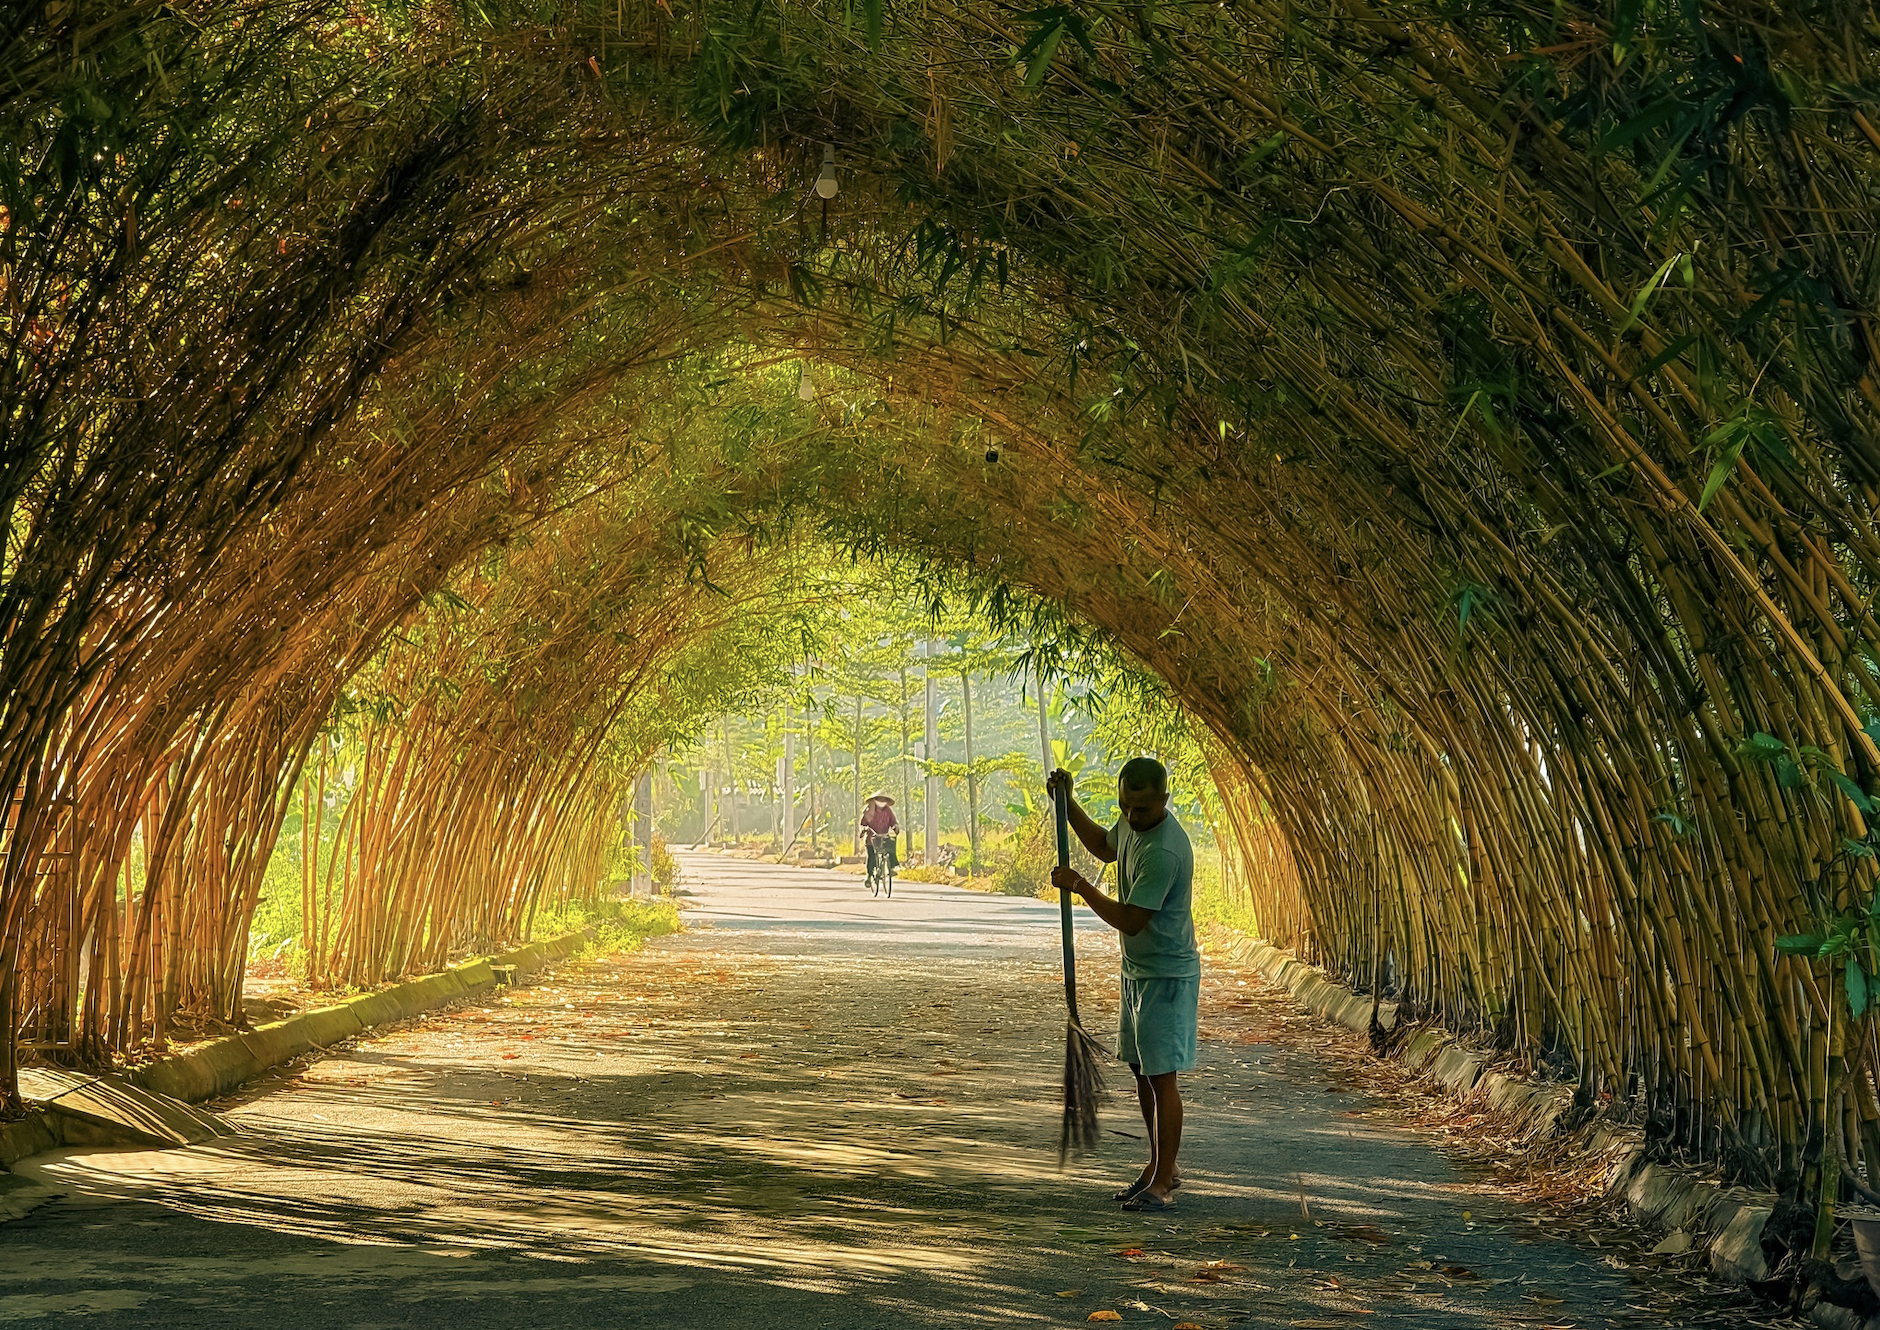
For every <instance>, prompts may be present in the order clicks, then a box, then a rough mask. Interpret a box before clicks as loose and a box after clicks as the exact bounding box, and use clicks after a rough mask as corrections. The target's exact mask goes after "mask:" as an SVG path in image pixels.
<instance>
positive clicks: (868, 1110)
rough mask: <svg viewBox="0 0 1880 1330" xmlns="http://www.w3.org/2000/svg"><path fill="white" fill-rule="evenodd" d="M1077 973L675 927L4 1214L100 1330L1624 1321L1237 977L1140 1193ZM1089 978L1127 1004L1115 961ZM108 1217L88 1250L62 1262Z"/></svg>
mask: <svg viewBox="0 0 1880 1330" xmlns="http://www.w3.org/2000/svg"><path fill="white" fill-rule="evenodd" d="M1038 950H1039V951H1042V950H1043V949H1042V948H1040V949H1038ZM1045 954H1046V955H1048V954H1049V953H1048V952H1045ZM1093 968H1094V967H1093ZM1055 981H1056V976H1055V974H1054V973H1053V971H1052V969H1051V967H1050V965H1049V963H1048V961H1045V960H1041V959H1040V957H1039V955H1038V952H1037V951H1019V950H1015V949H1013V948H1012V947H1010V946H1009V945H1008V946H1004V947H989V946H984V945H981V946H977V947H974V948H957V949H953V950H951V951H948V950H946V949H940V950H930V951H926V952H922V953H920V954H918V955H911V954H909V953H908V952H906V951H905V950H896V949H894V948H887V947H884V948H881V949H880V950H879V954H875V953H873V952H866V953H865V952H861V951H859V950H857V949H846V950H845V949H840V948H836V949H829V950H823V951H817V950H815V949H813V948H808V947H805V948H804V949H802V951H801V953H800V954H796V955H790V956H783V955H778V954H776V952H775V950H774V942H773V940H772V939H771V938H770V937H768V936H767V935H764V934H761V933H738V934H731V933H726V932H695V933H692V934H689V935H686V936H683V937H680V938H676V939H672V940H669V941H668V942H667V943H665V944H662V945H661V946H659V947H658V948H655V949H653V950H649V951H648V952H645V953H641V954H639V955H636V956H630V957H620V958H612V959H609V960H606V961H603V962H599V963H595V964H592V965H589V966H586V967H583V968H580V969H576V970H571V971H569V972H567V973H565V974H564V975H563V976H562V977H560V978H557V979H554V980H551V981H549V982H546V983H544V984H542V985H540V986H538V987H536V988H531V989H528V990H523V991H519V992H516V993H513V994H510V995H508V996H507V997H506V998H505V999H503V1000H501V1001H498V1002H492V1003H491V1004H490V1005H489V1006H488V1007H485V1008H476V1009H468V1010H460V1011H457V1012H453V1013H447V1014H442V1015H439V1016H436V1017H433V1018H431V1019H429V1020H426V1021H423V1022H420V1023H419V1024H417V1025H416V1026H414V1027H411V1028H408V1029H404V1030H401V1031H397V1032H393V1033H390V1034H387V1035H384V1036H382V1037H379V1038H377V1039H372V1040H366V1041H361V1042H360V1043H359V1044H357V1045H356V1046H354V1047H352V1048H349V1049H347V1050H344V1051H339V1052H336V1053H335V1054H334V1055H332V1056H329V1057H327V1058H325V1059H323V1060H321V1061H318V1062H316V1063H314V1064H312V1065H311V1066H309V1067H306V1068H304V1069H303V1070H302V1071H300V1072H299V1073H298V1074H296V1075H293V1076H291V1077H282V1078H280V1079H278V1080H277V1081H276V1082H274V1083H273V1084H271V1085H268V1086H259V1087H256V1088H255V1089H254V1091H253V1092H251V1093H250V1094H249V1095H247V1096H246V1097H245V1098H244V1100H243V1102H242V1103H241V1104H239V1105H237V1106H235V1107H234V1108H233V1111H232V1116H233V1117H234V1118H235V1119H236V1120H238V1121H239V1122H240V1123H241V1124H242V1126H243V1127H244V1128H245V1130H246V1132H247V1133H248V1134H247V1135H246V1136H244V1137H243V1138H241V1139H240V1140H238V1141H233V1142H224V1143H222V1144H221V1145H219V1146H218V1147H216V1148H214V1149H195V1150H188V1151H176V1152H168V1153H165V1154H160V1155H151V1154H144V1155H137V1156H105V1157H100V1156H95V1155H94V1156H88V1157H73V1158H70V1159H66V1160H63V1161H57V1162H54V1163H53V1164H51V1165H49V1166H48V1168H47V1169H46V1170H45V1171H46V1172H47V1173H48V1174H49V1175H50V1176H53V1177H55V1178H56V1179H58V1180H59V1181H61V1182H62V1183H63V1184H64V1185H67V1186H69V1187H73V1188H77V1189H80V1190H81V1191H82V1192H84V1193H86V1194H88V1195H89V1196H91V1197H92V1198H94V1199H98V1198H102V1197H104V1196H106V1195H113V1196H118V1197H126V1198H133V1200H132V1201H131V1203H129V1204H126V1203H124V1202H118V1203H115V1204H114V1205H113V1206H110V1207H106V1209H105V1210H100V1209H98V1208H91V1209H85V1208H82V1207H75V1206H71V1205H68V1206H65V1207H55V1208H54V1209H53V1210H50V1211H42V1212H41V1215H42V1216H43V1217H42V1218H41V1219H38V1220H35V1221H31V1222H30V1226H29V1227H27V1228H25V1229H21V1230H15V1232H14V1235H13V1236H14V1237H15V1238H16V1239H24V1240H25V1241H26V1243H27V1244H28V1245H29V1246H30V1247H31V1248H32V1250H31V1251H28V1250H27V1249H26V1248H21V1247H18V1246H17V1243H16V1245H15V1250H18V1251H21V1252H23V1253H24V1254H25V1255H26V1256H27V1258H28V1259H27V1264H26V1267H25V1268H26V1269H27V1270H28V1274H27V1275H25V1276H23V1277H22V1278H23V1279H24V1281H25V1282H24V1283H23V1284H22V1285H21V1286H20V1287H21V1289H22V1292H21V1293H20V1296H25V1297H31V1298H39V1299H46V1298H52V1299H57V1298H59V1297H68V1298H69V1297H71V1296H75V1295H76V1293H82V1292H90V1293H93V1294H97V1295H98V1296H99V1297H105V1298H107V1300H108V1297H117V1298H120V1299H125V1298H128V1299H133V1300H136V1307H135V1309H134V1310H117V1311H114V1310H111V1309H110V1308H101V1309H100V1310H99V1311H97V1312H96V1313H95V1315H94V1317H93V1319H92V1320H91V1321H90V1322H88V1324H90V1325H96V1326H98V1327H100V1330H104V1328H105V1327H110V1326H113V1325H115V1324H116V1323H117V1322H115V1321H114V1320H113V1319H112V1318H113V1317H115V1316H121V1317H123V1318H124V1319H123V1321H122V1323H123V1324H125V1325H131V1324H137V1325H139V1326H144V1325H153V1324H162V1316H161V1314H172V1315H178V1316H180V1315H181V1314H182V1313H181V1311H180V1310H179V1309H180V1308H181V1307H182V1305H183V1303H184V1302H186V1301H187V1300H188V1299H189V1298H200V1297H204V1296H215V1295H216V1290H218V1289H220V1290H222V1291H223V1292H228V1291H230V1290H233V1291H234V1292H236V1293H237V1294H239V1298H240V1300H241V1301H242V1303H243V1305H245V1306H249V1307H262V1306H266V1307H272V1308H275V1309H276V1311H277V1312H278V1314H277V1315H275V1316H274V1319H276V1320H277V1321H280V1322H281V1323H283V1324H298V1323H302V1322H301V1319H300V1318H301V1317H302V1316H303V1314H305V1315H306V1318H307V1321H308V1323H311V1320H312V1310H311V1309H312V1308H313V1307H314V1306H315V1304H318V1306H319V1307H320V1308H321V1309H322V1310H321V1312H320V1314H321V1316H323V1317H325V1316H330V1315H332V1313H331V1312H330V1310H328V1309H329V1308H330V1307H332V1306H337V1307H340V1308H342V1309H344V1310H345V1315H344V1316H343V1317H341V1318H340V1319H341V1320H342V1321H343V1323H347V1324H356V1325H362V1326H363V1325H371V1324H377V1323H379V1320H375V1319H374V1318H375V1316H376V1315H377V1312H378V1310H382V1308H383V1307H387V1306H408V1305H410V1304H414V1303H424V1302H430V1301H446V1302H447V1301H451V1300H461V1299H470V1298H474V1299H476V1300H477V1301H478V1302H479V1303H481V1304H483V1315H484V1316H486V1317H494V1316H495V1314H496V1313H497V1312H501V1313H503V1314H504V1315H507V1316H515V1317H521V1318H522V1319H521V1320H520V1321H516V1322H513V1323H525V1322H526V1323H530V1324H557V1325H559V1324H567V1325H590V1324H595V1325H598V1324H606V1325H620V1324H634V1325H638V1324H647V1325H652V1324H659V1325H662V1326H680V1327H684V1326H694V1325H696V1326H707V1325H709V1326H720V1325H726V1324H732V1323H735V1322H737V1321H739V1320H742V1319H748V1318H752V1317H761V1318H762V1323H763V1324H771V1323H774V1322H778V1321H785V1322H788V1321H790V1320H800V1321H802V1322H803V1323H804V1324H806V1325H828V1326H837V1327H840V1326H850V1325H853V1326H877V1325H886V1324H889V1323H895V1324H915V1325H936V1326H937V1325H943V1324H944V1325H949V1326H958V1325H961V1324H981V1323H983V1324H991V1323H995V1322H996V1323H999V1324H1009V1323H1011V1322H1013V1321H1022V1322H1027V1323H1035V1324H1066V1325H1068V1324H1071V1323H1080V1324H1081V1323H1082V1322H1084V1320H1085V1319H1086V1317H1087V1316H1088V1315H1089V1314H1090V1313H1091V1312H1092V1311H1096V1310H1114V1311H1116V1312H1118V1313H1119V1314H1120V1315H1121V1316H1123V1317H1124V1319H1125V1320H1128V1321H1140V1322H1143V1323H1145V1324H1147V1323H1150V1322H1154V1323H1157V1324H1161V1325H1164V1326H1167V1325H1169V1324H1170V1322H1171V1320H1182V1319H1185V1320H1189V1321H1192V1322H1193V1323H1195V1324H1197V1325H1228V1324H1239V1325H1248V1326H1258V1327H1268V1326H1271V1327H1281V1326H1284V1327H1289V1328H1290V1327H1298V1326H1313V1325H1326V1326H1330V1325H1345V1324H1354V1323H1358V1322H1354V1321H1353V1320H1352V1319H1351V1318H1353V1317H1361V1318H1362V1322H1361V1323H1362V1324H1365V1325H1369V1326H1386V1327H1412V1326H1444V1327H1472V1326H1483V1327H1487V1326H1505V1325H1509V1324H1517V1323H1518V1324H1529V1325H1536V1326H1555V1325H1566V1324H1571V1325H1575V1326H1588V1327H1590V1326H1600V1325H1607V1324H1612V1325H1622V1324H1630V1323H1631V1322H1628V1321H1627V1319H1626V1315H1627V1313H1626V1311H1625V1304H1626V1301H1627V1294H1628V1291H1627V1287H1626V1284H1625V1281H1624V1279H1623V1277H1621V1276H1619V1275H1618V1274H1616V1273H1615V1272H1613V1271H1611V1270H1608V1269H1605V1268H1604V1267H1603V1266H1601V1265H1599V1264H1598V1263H1597V1262H1596V1261H1594V1260H1591V1259H1588V1258H1587V1257H1585V1256H1583V1255H1582V1254H1581V1253H1579V1252H1577V1251H1575V1250H1574V1249H1572V1248H1570V1247H1567V1246H1564V1245H1562V1244H1558V1243H1547V1242H1539V1243H1534V1244H1532V1245H1529V1246H1524V1247H1522V1248H1521V1249H1520V1251H1519V1255H1518V1259H1516V1260H1514V1261H1511V1260H1510V1253H1511V1252H1512V1251H1513V1250H1514V1249H1513V1248H1511V1247H1510V1246H1509V1245H1508V1241H1507V1238H1506V1236H1505V1234H1504V1233H1502V1232H1501V1231H1500V1229H1501V1228H1502V1227H1504V1226H1505V1225H1507V1224H1508V1223H1510V1222H1512V1221H1513V1220H1514V1219H1515V1218H1517V1217H1516V1216H1512V1215H1506V1214H1495V1213H1492V1206H1490V1205H1488V1204H1485V1202H1484V1200H1483V1199H1482V1198H1480V1197H1476V1196H1474V1195H1473V1194H1472V1192H1471V1188H1470V1186H1469V1184H1468V1183H1467V1182H1466V1181H1465V1180H1464V1179H1462V1178H1461V1177H1460V1176H1459V1175H1457V1174H1456V1173H1455V1172H1454V1171H1453V1170H1451V1169H1450V1168H1449V1167H1448V1166H1447V1165H1445V1164H1444V1163H1443V1162H1442V1160H1441V1159H1440V1158H1439V1157H1437V1156H1436V1155H1435V1154H1434V1153H1433V1152H1432V1151H1430V1150H1429V1149H1427V1148H1426V1147H1425V1146H1423V1145H1422V1144H1421V1143H1419V1142H1418V1141H1416V1140H1415V1139H1414V1138H1413V1137H1410V1136H1409V1135H1407V1134H1405V1133H1403V1132H1400V1131H1396V1130H1394V1129H1392V1128H1390V1127H1388V1126H1386V1125H1383V1124H1380V1123H1378V1122H1376V1121H1373V1120H1370V1119H1368V1118H1365V1117H1362V1116H1354V1114H1358V1113H1361V1111H1362V1109H1363V1106H1364V1101H1363V1100H1362V1099H1361V1098H1359V1097H1358V1096H1355V1095H1353V1094H1351V1093H1349V1092H1347V1091H1341V1090H1338V1089H1337V1088H1336V1087H1333V1086H1331V1085H1330V1084H1329V1083H1328V1082H1327V1081H1326V1080H1325V1079H1324V1078H1323V1076H1321V1075H1317V1074H1315V1073H1314V1072H1313V1071H1312V1070H1311V1069H1310V1068H1309V1067H1305V1066H1303V1065H1299V1064H1298V1062H1297V1060H1296V1059H1295V1058H1294V1056H1293V1055H1292V1054H1290V1053H1288V1052H1287V1051H1285V1050H1284V1049H1281V1048H1277V1047H1275V1046H1274V1044H1273V1043H1272V1042H1271V1038H1270V1036H1271V1030H1270V1029H1269V1028H1268V1027H1269V1025H1270V1024H1271V1023H1272V1022H1273V1021H1275V1020H1276V1019H1279V1012H1280V1008H1279V1007H1278V1006H1276V1004H1275V999H1273V998H1272V997H1271V996H1270V995H1266V994H1260V993H1257V992H1254V991H1253V990H1251V989H1249V988H1248V987H1247V986H1246V985H1245V983H1244V982H1243V981H1240V980H1237V979H1235V978H1234V977H1232V976H1227V975H1216V976H1215V977H1214V978H1213V979H1212V980H1211V981H1210V987H1209V991H1208V995H1207V1005H1208V1011H1209V1017H1208V1025H1207V1029H1206V1034H1207V1036H1208V1038H1207V1042H1206V1049H1205V1062H1206V1065H1205V1066H1204V1068H1203V1069H1201V1070H1200V1071H1198V1072H1197V1073H1195V1074H1194V1075H1193V1076H1191V1077H1190V1078H1189V1103H1190V1126H1191V1136H1190V1145H1189V1149H1188V1152H1187V1154H1186V1156H1185V1159H1186V1164H1187V1174H1188V1178H1189V1186H1188V1188H1187V1189H1186V1190H1185V1192H1184V1199H1183V1202H1182V1205H1181V1208H1180V1209H1179V1210H1178V1211H1177V1212H1176V1213H1175V1214H1173V1215H1170V1216H1153V1217H1149V1216H1132V1215H1125V1214H1123V1213H1121V1212H1120V1211H1119V1210H1118V1209H1117V1208H1116V1207H1115V1205H1114V1204H1113V1203H1112V1202H1110V1201H1109V1200H1108V1193H1109V1192H1110V1191H1111V1190H1112V1189H1113V1188H1114V1187H1115V1186H1116V1185H1117V1183H1118V1182H1119V1181H1121V1180H1122V1179H1123V1178H1125V1177H1126V1176H1128V1175H1129V1174H1130V1173H1132V1172H1133V1166H1134V1163H1135V1161H1136V1160H1137V1159H1139V1157H1140V1155H1139V1151H1140V1149H1141V1145H1140V1140H1139V1137H1140V1133H1141V1130H1142V1128H1141V1123H1140V1120H1139V1119H1137V1118H1136V1117H1135V1115H1134V1111H1133V1105H1131V1104H1127V1103H1124V1102H1122V1101H1121V1100H1120V1099H1119V1100H1118V1101H1117V1102H1116V1103H1115V1104H1114V1105H1113V1106H1112V1107H1111V1108H1110V1109H1109V1110H1107V1112H1106V1116H1105V1121H1104V1125H1105V1128H1106V1130H1107V1131H1108V1132H1109V1135H1108V1137H1107V1140H1108V1141H1109V1144H1108V1145H1106V1147H1105V1148H1104V1151H1103V1157H1102V1158H1100V1159H1094V1160H1085V1161H1081V1162H1076V1163H1073V1165H1072V1166H1071V1167H1070V1168H1068V1169H1065V1170H1063V1171H1060V1170H1059V1169H1058V1167H1057V1158H1056V1153H1055V1148H1054V1146H1055V1140H1056V1129H1057V1123H1056V1112H1057V1110H1056V1102H1055V1082H1056V1077H1057V1073H1058V1067H1057V1065H1056V1063H1057V1059H1058V1056H1059V1050H1060V1049H1061V1038H1062V1014H1061V1012H1062V1009H1061V1006H1060V1005H1059V1001H1058V998H1057V994H1056V991H1055ZM1089 989H1090V991H1089V994H1088V1000H1089V1003H1090V1005H1091V1009H1092V1010H1110V1009H1113V1006H1112V1005H1111V1004H1112V1003H1113V996H1112V994H1113V981H1112V980H1110V979H1109V978H1108V977H1107V976H1100V975H1093V977H1092V982H1091V984H1090V986H1089ZM1120 1083H1121V1078H1119V1080H1118V1084H1119V1085H1120ZM1131 1136H1134V1137H1136V1138H1138V1139H1129V1137H1131ZM107 1211H108V1213H109V1214H110V1215H111V1216H114V1218H112V1219H110V1221H109V1222H107V1223H105V1224H103V1225H102V1226H101V1228H100V1229H99V1230H97V1231H96V1232H94V1231H92V1230H87V1231H86V1233H85V1234H84V1237H85V1239H86V1240H87V1243H86V1245H88V1246H89V1248H90V1250H89V1253H88V1255H87V1256H86V1257H85V1259H84V1261H83V1262H81V1263H80V1264H79V1265H77V1266H73V1265H71V1264H69V1263H68V1264H65V1265H61V1263H60V1262H59V1261H58V1260H54V1259H52V1258H51V1257H49V1256H48V1255H47V1252H48V1251H49V1250H50V1245H51V1244H53V1243H55V1242H56V1241H57V1239H58V1237H59V1231H60V1228H61V1226H62V1225H64V1226H70V1225H75V1224H77V1223H80V1222H86V1221H83V1220H81V1219H78V1218H75V1216H85V1215H89V1216H92V1221H91V1222H96V1216H98V1215H99V1214H101V1213H106V1212H107ZM125 1214H137V1215H139V1216H140V1218H138V1219H136V1220H126V1219H124V1218H123V1216H124V1215H125ZM145 1224H152V1225H155V1226H156V1228H155V1230H154V1232H156V1233H159V1234H160V1235H161V1239H162V1240H161V1244H160V1246H159V1247H156V1248H153V1247H152V1245H151V1243H150V1242H148V1241H145V1238H147V1237H148V1236H149V1235H150V1234H151V1233H152V1232H153V1230H151V1229H146V1228H142V1227H139V1226H140V1225H145ZM99 1234H103V1235H104V1236H99ZM140 1235H143V1236H140ZM34 1244H36V1245H34ZM35 1253H37V1254H35ZM184 1290H193V1291H190V1292H187V1293H185V1292H184ZM205 1291H206V1292H205ZM626 1292H631V1293H632V1295H633V1296H632V1298H631V1299H629V1300H625V1301H623V1300H622V1298H621V1295H622V1294H623V1293H626ZM36 1305H37V1304H36ZM166 1308H168V1309H169V1311H168V1312H167V1313H165V1309H166ZM549 1308H552V1309H553V1315H552V1316H548V1315H547V1313H546V1309H549ZM602 1309H605V1315H604V1316H603V1315H602V1314H601V1313H602ZM0 1310H4V1303H0ZM160 1313H161V1314H160ZM153 1316H155V1317H156V1318H157V1319H155V1320H152V1319H150V1318H151V1317H153ZM348 1318H350V1319H348ZM379 1319H380V1320H384V1321H387V1322H389V1323H398V1324H404V1323H407V1322H406V1320H405V1317H404V1314H402V1313H401V1314H399V1315H397V1316H393V1317H382V1318H379ZM179 1323H181V1322H179ZM492 1323H493V1321H492Z"/></svg>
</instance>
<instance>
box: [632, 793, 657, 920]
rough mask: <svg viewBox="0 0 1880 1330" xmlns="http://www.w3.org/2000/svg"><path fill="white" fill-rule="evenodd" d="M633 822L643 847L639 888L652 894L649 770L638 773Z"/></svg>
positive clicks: (651, 820) (651, 803)
mask: <svg viewBox="0 0 1880 1330" xmlns="http://www.w3.org/2000/svg"><path fill="white" fill-rule="evenodd" d="M634 803H635V805H636V807H635V809H634V818H633V820H634V822H635V823H636V824H637V827H638V830H639V842H640V845H641V846H642V847H644V853H642V854H641V855H640V880H639V884H638V885H639V886H641V887H644V888H645V890H646V894H647V895H649V896H650V895H652V894H653V773H652V770H651V769H650V768H649V769H647V770H646V771H642V772H641V773H640V788H639V790H638V792H637V796H636V798H635V799H634Z"/></svg>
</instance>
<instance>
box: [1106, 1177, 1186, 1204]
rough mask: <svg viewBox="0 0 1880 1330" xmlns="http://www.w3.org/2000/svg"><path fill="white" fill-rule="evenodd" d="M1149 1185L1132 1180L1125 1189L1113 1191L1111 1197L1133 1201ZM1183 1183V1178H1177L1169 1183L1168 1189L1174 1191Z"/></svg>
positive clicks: (1116, 1199) (1117, 1199)
mask: <svg viewBox="0 0 1880 1330" xmlns="http://www.w3.org/2000/svg"><path fill="white" fill-rule="evenodd" d="M1148 1185H1149V1184H1148V1183H1146V1182H1132V1183H1130V1184H1129V1185H1128V1186H1127V1187H1125V1188H1123V1190H1121V1191H1119V1192H1114V1193H1112V1194H1111V1196H1110V1199H1111V1200H1112V1201H1133V1200H1135V1199H1136V1197H1137V1195H1138V1194H1140V1193H1141V1191H1142V1189H1143V1188H1144V1187H1147V1186H1148ZM1181 1185H1182V1180H1181V1179H1180V1178H1176V1179H1175V1181H1173V1182H1171V1183H1169V1185H1168V1189H1169V1190H1170V1191H1174V1190H1175V1189H1176V1188H1178V1187H1180V1186H1181Z"/></svg>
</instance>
